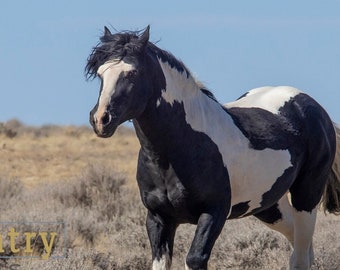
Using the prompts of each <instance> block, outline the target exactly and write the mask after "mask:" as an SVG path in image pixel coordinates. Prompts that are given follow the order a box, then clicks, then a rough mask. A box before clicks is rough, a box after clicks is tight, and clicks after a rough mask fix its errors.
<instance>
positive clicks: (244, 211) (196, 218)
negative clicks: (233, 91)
mask: <svg viewBox="0 0 340 270" xmlns="http://www.w3.org/2000/svg"><path fill="white" fill-rule="evenodd" d="M100 40H101V42H100V43H99V44H98V45H97V46H96V47H95V48H94V49H93V51H92V53H91V55H90V56H89V58H88V62H87V66H86V69H85V71H86V74H87V76H88V78H91V77H96V76H98V77H99V78H100V79H101V89H100V95H99V99H98V102H97V104H96V106H95V107H94V108H93V110H92V111H91V113H90V122H91V124H92V126H93V128H94V130H95V132H96V134H97V135H98V136H100V137H104V138H106V137H110V136H112V135H113V134H114V132H115V130H116V128H117V126H118V125H120V124H121V123H123V122H124V121H127V120H130V119H133V123H134V127H135V129H136V133H137V136H138V139H139V141H140V144H141V149H140V152H139V159H138V171H137V181H138V185H139V188H140V195H141V199H142V201H143V203H144V205H145V207H146V208H147V209H148V215H147V221H146V226H147V232H148V236H149V239H150V243H151V248H152V258H153V264H152V266H153V269H169V268H170V265H171V258H172V253H173V245H174V236H175V231H176V228H177V226H178V225H179V224H181V223H193V224H197V228H196V233H195V236H194V239H193V241H192V244H191V247H190V250H189V252H188V255H187V257H186V263H185V266H186V269H207V264H208V260H209V257H210V253H211V250H212V248H213V245H214V243H215V240H216V239H217V237H218V236H219V234H220V232H221V230H222V228H223V226H224V223H225V221H226V220H227V219H234V218H241V217H245V216H249V215H254V216H255V217H257V218H258V219H260V220H261V221H263V222H264V223H265V224H266V225H268V226H269V227H271V228H272V229H274V230H277V231H279V232H281V233H283V234H284V235H285V236H286V237H287V239H288V240H289V241H290V243H291V244H292V246H293V249H294V251H293V254H292V256H291V259H290V268H291V269H309V268H310V266H311V264H312V262H313V247H312V237H313V233H314V225H315V220H316V213H317V207H318V204H319V202H320V200H321V198H322V196H323V199H324V201H325V204H324V205H325V209H326V210H327V211H329V212H333V213H337V214H339V213H340V206H339V204H340V201H339V200H340V182H339V181H340V179H339V169H338V167H337V164H338V163H337V162H340V160H339V153H337V154H336V151H339V145H338V148H337V146H336V145H337V136H339V130H338V129H337V128H336V127H335V125H334V124H333V123H332V121H331V119H330V118H329V116H328V115H327V113H326V112H325V110H324V109H323V108H322V107H321V106H320V105H319V104H318V103H317V102H316V101H315V100H313V99H312V98H311V97H309V96H308V95H306V94H304V93H302V92H300V91H299V90H298V89H295V88H292V87H286V86H280V87H262V88H256V89H253V90H251V91H249V92H248V93H246V94H245V95H243V96H242V97H240V98H239V99H238V100H236V101H234V102H231V103H227V104H225V105H221V104H220V103H218V102H217V101H216V99H215V97H214V96H213V94H212V93H211V92H209V91H208V90H207V89H206V88H204V86H203V85H202V84H201V83H199V82H197V81H196V80H195V78H194V77H193V76H192V74H191V73H190V71H189V70H188V69H187V68H186V67H185V65H184V64H183V63H182V62H181V61H179V60H177V59H176V58H175V57H174V56H173V55H171V54H170V53H169V52H166V51H164V50H161V49H160V48H158V47H157V46H155V45H154V44H153V43H151V42H149V27H147V28H146V29H145V31H143V32H120V33H116V34H111V33H110V31H109V30H108V29H107V28H105V33H104V35H103V36H102V37H101V39H100ZM338 143H339V137H338ZM335 157H336V158H335ZM323 194H324V195H323Z"/></svg>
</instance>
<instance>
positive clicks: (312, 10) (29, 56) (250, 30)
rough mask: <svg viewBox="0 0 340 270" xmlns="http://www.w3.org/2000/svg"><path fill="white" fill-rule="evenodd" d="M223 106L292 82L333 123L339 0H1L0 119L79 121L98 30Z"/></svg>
mask: <svg viewBox="0 0 340 270" xmlns="http://www.w3.org/2000/svg"><path fill="white" fill-rule="evenodd" d="M148 24H150V25H151V40H152V41H158V46H160V47H161V48H163V49H166V50H169V51H170V52H172V53H173V54H174V55H175V56H176V57H178V58H180V59H181V60H182V61H183V62H184V63H185V64H186V65H187V66H188V67H189V69H190V70H191V71H192V72H193V73H194V74H195V75H196V76H197V77H198V78H199V79H200V80H201V81H203V82H204V83H205V84H206V86H207V87H208V88H210V89H211V90H212V91H213V93H214V94H215V95H216V97H217V98H218V100H219V101H220V102H222V103H225V102H227V101H232V100H234V99H236V98H237V97H239V96H240V95H241V94H243V93H244V92H246V91H247V90H249V89H251V88H255V87H259V86H264V85H291V86H295V87H298V88H300V89H301V90H303V91H305V92H306V93H308V94H309V95H311V96H312V97H314V98H315V99H316V100H317V101H318V102H319V103H320V104H321V105H322V106H323V107H324V108H325V109H326V110H327V111H328V112H329V114H330V116H331V117H332V119H333V120H334V121H336V122H338V123H340V106H339V98H340V1H326V2H325V1H324V2H321V1H314V0H309V1H306V0H299V1H296V0H295V1H293V0H288V1H272V0H270V1H269V0H267V1H261V0H259V1H253V0H248V1H183V0H181V1H178V0H172V1H159V0H158V1H113V0H111V1H85V0H84V1H71V0H67V1H65V0H59V1H34V0H32V1H16V0H13V1H8V0H5V1H2V3H1V10H0V25H1V26H0V94H1V96H0V122H4V121H7V120H9V119H11V118H17V119H19V120H21V121H22V122H24V123H26V124H30V125H42V124H75V125H81V124H87V123H88V114H89V111H90V109H92V107H93V106H94V105H95V103H96V100H97V96H98V91H99V82H98V81H97V80H94V81H91V82H86V81H85V78H84V73H83V71H84V66H85V64H86V59H87V57H88V55H89V53H90V51H91V48H92V47H93V46H94V45H95V44H96V43H97V42H98V38H99V36H100V35H101V34H102V31H103V26H104V25H108V26H110V27H111V29H112V28H113V27H114V28H115V29H117V30H137V29H141V28H144V27H145V26H147V25H148Z"/></svg>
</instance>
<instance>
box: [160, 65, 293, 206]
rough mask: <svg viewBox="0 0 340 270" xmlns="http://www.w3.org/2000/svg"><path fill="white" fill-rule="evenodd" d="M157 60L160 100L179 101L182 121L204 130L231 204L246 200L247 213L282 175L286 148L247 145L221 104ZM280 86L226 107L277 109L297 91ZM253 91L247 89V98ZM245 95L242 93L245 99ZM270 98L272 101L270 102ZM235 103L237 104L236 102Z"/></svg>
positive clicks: (288, 160) (286, 161) (287, 160)
mask: <svg viewBox="0 0 340 270" xmlns="http://www.w3.org/2000/svg"><path fill="white" fill-rule="evenodd" d="M160 64H161V67H162V69H163V72H164V75H165V78H166V89H165V90H164V92H163V94H162V98H163V100H164V101H166V102H168V103H169V104H171V105H172V104H173V103H174V101H177V102H179V103H182V104H183V106H184V109H185V120H186V122H187V123H188V124H189V125H190V126H191V128H192V129H193V130H195V131H198V132H203V133H205V134H206V135H207V136H208V137H209V138H210V139H211V140H212V141H213V142H214V143H215V144H216V145H217V147H218V149H219V152H220V153H221V155H222V159H223V163H224V165H225V167H226V168H227V169H228V173H229V178H230V185H231V206H233V205H236V204H238V203H242V202H246V201H250V202H249V209H248V211H247V213H248V212H250V211H251V210H253V209H255V208H258V207H260V206H261V202H262V195H263V194H264V193H265V192H267V191H269V190H270V189H271V188H272V186H273V184H274V183H275V181H276V180H277V178H279V177H280V176H282V175H283V173H284V172H285V170H286V169H288V168H290V167H291V166H292V163H291V155H290V153H289V151H288V150H273V149H269V148H267V149H264V150H255V149H253V148H250V147H249V140H248V139H247V138H246V137H245V136H244V135H243V133H242V132H241V131H240V129H239V128H238V127H237V126H236V125H235V124H234V122H233V119H232V118H231V117H230V116H229V115H228V114H227V113H226V112H225V111H224V110H223V108H222V106H220V105H219V104H218V103H216V102H215V101H213V100H211V99H210V98H209V97H207V96H206V95H205V94H204V93H202V91H200V90H199V89H198V86H196V89H194V88H195V87H194V86H193V85H192V81H191V82H190V80H188V79H187V78H186V77H185V76H184V75H182V74H180V73H179V72H178V71H176V70H175V69H173V68H171V67H170V66H169V65H168V64H164V63H162V62H161V61H160ZM176 72H177V75H176V76H175V73H176ZM283 88H284V91H283V93H282V92H280V91H277V92H275V93H274V92H271V91H268V90H269V88H263V89H262V90H263V92H266V91H268V97H265V98H264V99H263V100H262V102H259V101H256V99H255V98H254V99H251V100H250V101H249V102H248V103H247V102H246V101H244V100H243V101H242V102H243V103H242V102H237V101H236V102H234V103H228V105H227V107H234V106H235V107H249V108H252V107H259V106H260V107H262V108H264V109H266V110H268V111H271V112H273V113H277V112H278V110H279V108H280V107H281V106H282V105H284V103H285V102H286V101H288V100H289V99H290V98H291V97H292V96H295V95H296V94H297V93H299V92H298V90H296V89H295V88H288V87H283ZM270 89H272V88H270ZM255 90H256V89H255ZM256 92H257V91H254V92H250V93H249V94H248V95H249V98H250V97H252V96H253V95H255V93H256ZM260 92H261V91H260ZM247 98H248V96H246V97H245V99H247ZM241 100H242V99H241ZM270 100H271V101H273V103H270V102H269V101H270ZM268 102H269V103H268ZM239 103H240V104H241V106H238V104H239ZM254 103H255V105H256V106H254ZM212 181H213V179H212Z"/></svg>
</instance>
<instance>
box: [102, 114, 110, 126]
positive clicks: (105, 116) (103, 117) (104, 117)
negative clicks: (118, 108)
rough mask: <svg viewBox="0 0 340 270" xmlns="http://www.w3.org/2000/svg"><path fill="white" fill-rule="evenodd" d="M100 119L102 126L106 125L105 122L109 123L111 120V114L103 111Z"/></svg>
mask: <svg viewBox="0 0 340 270" xmlns="http://www.w3.org/2000/svg"><path fill="white" fill-rule="evenodd" d="M101 121H102V125H103V126H106V125H107V124H109V123H110V121H111V116H110V114H109V113H108V112H105V113H104V114H103V116H102V119H101Z"/></svg>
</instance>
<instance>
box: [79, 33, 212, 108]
mask: <svg viewBox="0 0 340 270" xmlns="http://www.w3.org/2000/svg"><path fill="white" fill-rule="evenodd" d="M107 31H108V30H107V28H105V34H104V35H103V36H102V37H101V38H100V43H98V44H97V45H96V46H95V47H94V48H93V49H92V52H91V54H90V56H89V57H88V59H87V64H86V67H85V76H86V78H87V79H92V78H95V77H97V71H98V68H99V67H100V66H101V65H103V64H104V63H105V62H107V61H109V60H111V59H115V60H117V61H121V60H123V58H125V59H127V60H129V61H131V62H135V61H134V60H135V59H137V58H138V56H139V54H140V52H141V50H142V49H143V46H144V44H142V43H141V42H140V40H139V37H140V36H141V33H142V31H122V32H119V33H115V34H111V33H110V34H108V33H109V32H107ZM147 50H148V51H149V52H151V53H152V54H155V55H156V56H157V57H158V58H160V59H161V60H162V61H163V62H167V63H168V64H169V65H170V66H171V67H172V68H176V69H177V70H178V71H179V72H181V73H183V72H185V73H186V75H187V77H189V76H190V71H189V70H188V69H187V68H186V66H185V65H184V64H183V62H181V61H180V60H178V59H176V58H175V57H174V56H173V55H172V54H171V53H170V52H167V51H165V50H162V49H160V48H158V47H157V46H156V45H155V44H154V43H152V42H150V41H149V42H148V44H147ZM200 88H201V91H202V92H203V93H204V94H205V95H207V96H208V97H209V98H211V99H213V100H215V101H217V100H216V98H215V96H214V95H213V93H212V92H210V91H209V90H208V89H206V88H205V87H204V86H203V85H200Z"/></svg>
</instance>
